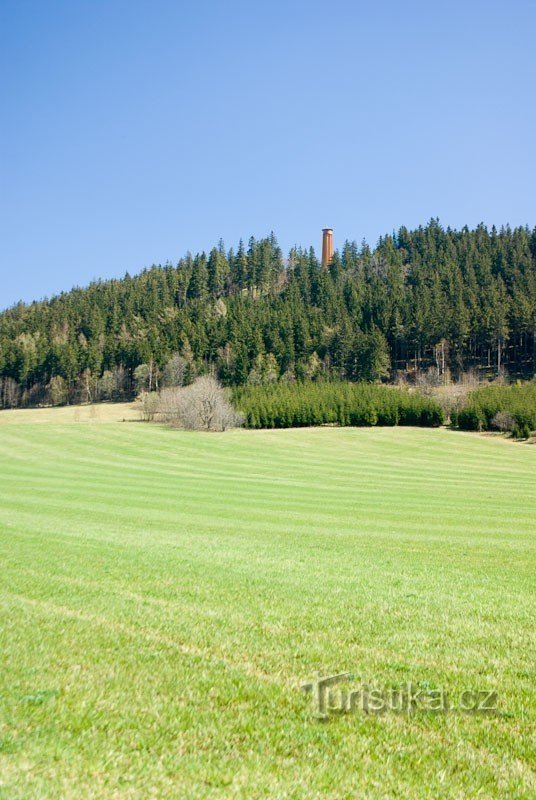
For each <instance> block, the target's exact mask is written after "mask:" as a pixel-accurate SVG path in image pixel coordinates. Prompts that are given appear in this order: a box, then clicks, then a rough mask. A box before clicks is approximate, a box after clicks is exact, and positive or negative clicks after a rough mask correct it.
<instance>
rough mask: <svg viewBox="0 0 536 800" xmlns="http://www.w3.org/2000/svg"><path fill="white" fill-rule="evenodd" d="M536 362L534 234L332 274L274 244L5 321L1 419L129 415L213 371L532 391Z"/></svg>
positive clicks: (415, 248)
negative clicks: (165, 387)
mask: <svg viewBox="0 0 536 800" xmlns="http://www.w3.org/2000/svg"><path fill="white" fill-rule="evenodd" d="M174 354H179V355H180V358H179V357H178V356H176V355H174ZM172 356H174V359H172ZM535 357H536V229H534V230H532V231H531V230H529V229H528V228H516V229H510V228H508V227H506V228H502V229H501V230H500V231H498V230H496V229H491V230H488V229H487V228H486V227H484V226H483V225H481V226H479V227H477V228H476V230H473V231H470V230H468V229H467V228H464V229H463V230H461V231H454V230H450V229H448V230H444V229H443V228H442V227H441V226H440V224H439V223H438V222H437V221H435V220H433V221H431V222H430V223H429V224H428V225H427V226H426V227H424V228H422V227H420V228H418V229H417V230H414V231H409V230H407V229H406V228H401V229H400V230H399V231H398V233H396V234H394V235H390V236H385V237H383V238H381V239H380V241H379V242H378V244H377V246H376V247H375V248H374V249H371V248H369V246H368V245H366V244H365V243H363V244H362V245H361V246H357V245H356V244H355V243H350V242H346V243H345V244H344V246H343V247H342V248H341V250H340V251H339V252H336V253H335V256H334V258H333V261H332V263H331V264H330V266H329V268H328V269H326V270H323V269H322V267H321V265H320V264H319V261H318V260H317V257H316V255H315V253H314V251H313V249H310V250H309V251H304V250H293V251H291V252H290V254H289V256H288V258H287V259H285V258H284V257H283V254H282V252H281V250H280V248H279V247H278V245H277V242H276V240H275V238H274V236H273V235H272V236H270V237H268V238H266V239H262V240H260V241H256V240H254V239H251V240H250V241H249V243H248V245H247V247H246V246H244V245H243V244H240V245H239V246H238V248H237V249H236V250H230V251H226V250H225V248H224V246H223V244H222V243H220V245H219V246H218V247H215V248H214V249H213V250H211V251H210V253H209V254H208V255H206V254H205V253H200V254H198V255H196V256H191V255H187V256H186V257H185V258H183V259H182V260H181V261H180V262H179V264H178V265H177V266H171V265H166V266H164V267H160V266H158V267H152V268H151V269H148V270H145V271H144V272H142V273H141V274H140V275H138V276H137V277H130V276H128V275H127V276H126V277H125V278H123V279H121V280H111V281H103V282H98V283H93V284H91V285H90V286H89V287H87V288H85V289H74V290H73V291H70V292H67V293H64V294H62V295H60V296H58V297H54V298H52V299H51V300H45V301H42V302H36V303H33V304H31V305H23V304H20V305H17V306H15V307H13V308H11V309H9V310H6V311H4V312H3V313H2V314H0V378H1V385H0V388H1V395H0V403H1V404H2V405H3V406H10V405H17V404H33V403H39V402H66V401H68V400H74V399H81V400H89V399H98V398H101V399H103V398H117V399H119V398H122V397H129V396H131V395H132V393H133V392H134V391H135V390H136V389H139V388H142V387H143V386H147V387H148V388H149V387H151V388H152V387H154V386H155V385H157V383H158V382H162V381H167V382H170V381H172V380H173V374H172V373H173V369H175V368H176V369H177V370H178V371H179V372H181V379H183V378H184V376H185V373H188V374H195V373H196V372H202V371H205V370H207V369H208V368H209V367H210V366H211V365H212V366H213V368H214V369H215V370H216V371H217V374H218V375H219V377H220V378H221V379H222V380H223V381H224V382H225V383H226V384H235V385H236V384H243V383H245V382H247V381H248V380H249V381H250V382H268V381H271V380H276V379H287V380H288V379H293V378H298V379H299V378H301V377H312V378H315V377H320V376H323V377H326V378H337V379H349V380H352V381H353V380H359V379H365V380H375V379H378V378H388V377H392V376H394V375H395V374H396V372H397V371H404V372H411V371H415V370H425V369H429V368H433V369H435V370H437V372H438V373H444V372H446V371H448V370H450V371H451V373H453V374H456V373H457V372H459V371H461V370H467V369H469V368H477V369H480V370H481V371H482V372H483V373H486V372H487V373H489V374H492V373H493V372H495V373H497V371H501V370H503V369H506V370H507V371H508V373H509V374H510V375H525V376H531V375H532V374H534V371H535V367H536V364H535ZM170 359H171V364H170ZM140 365H141V366H140ZM166 365H167V367H166ZM173 365H174V366H173Z"/></svg>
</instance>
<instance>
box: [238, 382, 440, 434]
mask: <svg viewBox="0 0 536 800" xmlns="http://www.w3.org/2000/svg"><path fill="white" fill-rule="evenodd" d="M233 403H234V405H235V407H236V408H237V409H238V410H239V411H241V412H242V413H243V414H244V417H245V426H246V427H247V428H298V427H305V426H310V425H329V424H338V425H359V426H363V425H367V426H370V425H419V426H424V427H434V426H437V425H441V424H442V422H443V412H442V410H441V408H440V406H439V405H438V404H437V403H436V402H435V400H432V399H431V398H427V397H422V396H420V395H418V394H416V393H414V392H413V393H412V392H410V391H408V390H407V389H398V388H391V387H387V386H379V385H374V384H366V383H342V382H337V383H322V382H318V383H315V382H312V381H304V382H299V383H274V384H270V385H267V386H243V387H237V388H236V389H235V390H234V391H233Z"/></svg>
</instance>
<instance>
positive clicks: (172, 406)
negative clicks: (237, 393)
mask: <svg viewBox="0 0 536 800" xmlns="http://www.w3.org/2000/svg"><path fill="white" fill-rule="evenodd" d="M155 416H156V419H158V420H161V421H162V422H167V423H168V424H170V425H175V426H177V427H180V428H186V429H188V430H206V431H224V430H226V429H227V428H235V427H238V426H239V425H241V423H242V419H241V417H240V415H239V414H237V412H236V411H235V410H234V408H233V407H232V405H231V403H230V402H229V400H228V398H227V393H226V391H225V389H224V388H223V387H222V386H221V385H220V384H219V383H218V381H217V380H216V379H215V378H214V377H212V376H211V375H204V376H202V377H200V378H197V380H196V381H194V383H192V384H191V385H190V386H184V387H174V388H169V389H163V390H162V391H161V392H160V395H159V402H158V407H157V412H156V415H155Z"/></svg>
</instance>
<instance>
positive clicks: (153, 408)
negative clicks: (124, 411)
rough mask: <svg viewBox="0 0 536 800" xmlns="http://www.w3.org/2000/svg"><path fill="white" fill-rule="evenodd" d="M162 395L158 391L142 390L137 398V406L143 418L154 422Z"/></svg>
mask: <svg viewBox="0 0 536 800" xmlns="http://www.w3.org/2000/svg"><path fill="white" fill-rule="evenodd" d="M159 403H160V395H159V394H158V392H140V393H139V395H138V397H137V398H136V408H137V410H138V412H139V414H140V417H141V419H142V420H145V421H146V422H152V420H153V419H154V417H155V414H156V412H157V410H158V406H159Z"/></svg>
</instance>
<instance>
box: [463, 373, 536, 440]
mask: <svg viewBox="0 0 536 800" xmlns="http://www.w3.org/2000/svg"><path fill="white" fill-rule="evenodd" d="M452 422H453V424H455V425H458V426H459V427H460V428H461V429H462V430H469V431H489V430H499V431H503V432H506V431H510V432H511V433H512V434H513V435H514V436H515V437H517V438H520V439H526V438H528V437H529V436H530V434H531V432H532V431H536V383H534V382H532V383H526V384H521V385H513V386H499V385H491V386H485V387H482V388H480V389H477V390H476V391H474V392H472V393H471V394H470V395H469V398H468V400H467V402H466V403H465V405H464V407H463V408H462V409H461V410H460V411H459V412H458V413H454V414H453V415H452Z"/></svg>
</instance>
